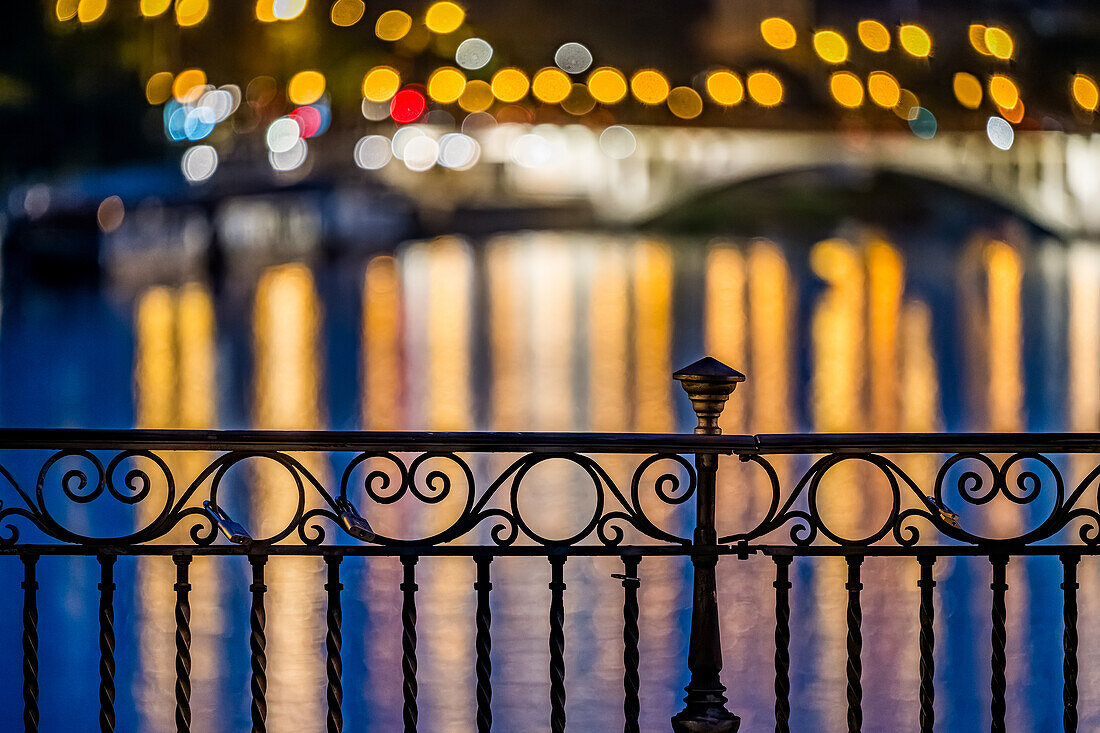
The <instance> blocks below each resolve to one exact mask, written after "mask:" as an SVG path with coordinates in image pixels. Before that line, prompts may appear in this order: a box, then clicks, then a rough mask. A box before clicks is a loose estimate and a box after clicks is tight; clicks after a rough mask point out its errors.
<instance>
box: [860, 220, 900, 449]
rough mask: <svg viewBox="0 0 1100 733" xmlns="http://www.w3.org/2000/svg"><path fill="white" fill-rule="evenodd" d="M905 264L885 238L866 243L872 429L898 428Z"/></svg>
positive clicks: (886, 429)
mask: <svg viewBox="0 0 1100 733" xmlns="http://www.w3.org/2000/svg"><path fill="white" fill-rule="evenodd" d="M904 277H905V266H904V263H903V262H902V259H901V255H900V254H899V253H898V251H897V250H896V249H894V248H893V247H891V246H890V245H889V244H887V243H886V242H884V241H881V240H877V239H876V240H873V241H871V242H870V243H869V244H868V245H867V287H868V304H867V306H868V339H869V341H870V346H871V369H870V388H871V429H872V430H876V431H888V430H895V429H897V422H898V379H897V376H898V323H899V321H900V310H901V295H902V289H903V286H904Z"/></svg>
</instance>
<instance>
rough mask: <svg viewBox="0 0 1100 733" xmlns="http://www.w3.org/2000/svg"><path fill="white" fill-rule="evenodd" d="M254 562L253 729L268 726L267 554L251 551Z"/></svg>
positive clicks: (262, 731)
mask: <svg viewBox="0 0 1100 733" xmlns="http://www.w3.org/2000/svg"><path fill="white" fill-rule="evenodd" d="M248 562H249V563H251V564H252V585H250V586H248V589H249V590H250V591H251V592H252V612H251V614H250V616H249V626H250V631H251V633H250V634H249V637H248V649H249V661H250V663H251V666H252V679H251V689H252V711H251V712H252V733H265V731H266V730H267V632H266V630H265V627H266V625H267V611H266V610H265V609H264V594H265V593H266V592H267V585H266V584H265V583H264V566H265V565H267V555H249V556H248Z"/></svg>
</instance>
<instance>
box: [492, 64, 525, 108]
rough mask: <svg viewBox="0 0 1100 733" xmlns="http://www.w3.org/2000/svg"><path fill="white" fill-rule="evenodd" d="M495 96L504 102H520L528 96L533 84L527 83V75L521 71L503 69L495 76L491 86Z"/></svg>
mask: <svg viewBox="0 0 1100 733" xmlns="http://www.w3.org/2000/svg"><path fill="white" fill-rule="evenodd" d="M490 86H491V87H492V89H493V96H494V97H496V98H497V99H499V100H500V101H502V102H518V101H519V100H521V99H523V98H524V96H526V94H527V90H528V89H529V88H530V86H531V84H530V82H528V81H527V75H526V74H524V73H523V72H522V71H520V70H519V69H515V68H509V69H501V70H500V71H498V72H497V73H495V74H493V81H492V83H491V84H490Z"/></svg>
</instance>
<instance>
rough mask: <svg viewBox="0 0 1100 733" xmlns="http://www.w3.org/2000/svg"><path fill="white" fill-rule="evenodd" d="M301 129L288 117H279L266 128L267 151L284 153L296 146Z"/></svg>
mask: <svg viewBox="0 0 1100 733" xmlns="http://www.w3.org/2000/svg"><path fill="white" fill-rule="evenodd" d="M301 136H302V128H301V127H299V126H298V123H297V122H295V121H294V120H292V119H290V118H289V117H280V118H279V119H277V120H275V121H274V122H272V123H271V124H270V125H268V126H267V136H266V139H267V149H268V150H270V151H271V152H272V153H285V152H287V151H289V150H290V149H291V148H293V147H294V146H295V145H297V144H298V142H299V140H300V139H301Z"/></svg>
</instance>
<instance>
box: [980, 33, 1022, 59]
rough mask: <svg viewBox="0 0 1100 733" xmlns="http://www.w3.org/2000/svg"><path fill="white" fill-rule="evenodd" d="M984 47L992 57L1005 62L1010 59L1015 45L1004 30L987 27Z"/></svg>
mask: <svg viewBox="0 0 1100 733" xmlns="http://www.w3.org/2000/svg"><path fill="white" fill-rule="evenodd" d="M985 47H986V49H987V50H988V51H989V53H990V54H992V55H993V56H996V57H997V58H999V59H1003V60H1005V61H1007V60H1008V59H1010V58H1012V52H1013V50H1014V49H1015V44H1014V43H1013V42H1012V36H1010V35H1009V34H1008V31H1006V30H1005V29H1004V28H997V27H995V26H989V27H988V28H986V29H985Z"/></svg>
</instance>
